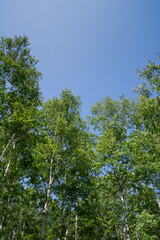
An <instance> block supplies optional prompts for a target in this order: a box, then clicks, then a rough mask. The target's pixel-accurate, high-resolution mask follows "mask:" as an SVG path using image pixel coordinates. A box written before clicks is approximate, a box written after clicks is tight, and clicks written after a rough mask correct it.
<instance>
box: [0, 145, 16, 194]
mask: <svg viewBox="0 0 160 240" xmlns="http://www.w3.org/2000/svg"><path fill="white" fill-rule="evenodd" d="M14 149H15V143H13V148H12V153H11V156H10V158H9V162H8V164H7V166H6V169H5V171H4V175H3V179H2V182H1V184H0V190H1V189H2V187H3V184H4V182H5V179H6V176H7V174H8V170H9V167H10V164H11V161H12V157H13V152H14Z"/></svg>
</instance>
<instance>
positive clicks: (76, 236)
mask: <svg viewBox="0 0 160 240" xmlns="http://www.w3.org/2000/svg"><path fill="white" fill-rule="evenodd" d="M77 207H78V199H77V202H76V208H75V212H76V216H75V240H78V213H77Z"/></svg>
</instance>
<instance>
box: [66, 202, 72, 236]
mask: <svg viewBox="0 0 160 240" xmlns="http://www.w3.org/2000/svg"><path fill="white" fill-rule="evenodd" d="M71 205H72V203H71V201H70V203H69V215H68V223H67V229H66V235H65V240H67V239H68V234H69V227H70V220H71Z"/></svg>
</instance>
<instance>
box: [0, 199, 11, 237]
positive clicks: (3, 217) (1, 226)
mask: <svg viewBox="0 0 160 240" xmlns="http://www.w3.org/2000/svg"><path fill="white" fill-rule="evenodd" d="M10 199H11V197H9V198H8V201H7V205H6V208H5V210H4V213H3V216H2V220H1V224H0V233H1V231H2V228H3V222H4V219H5V216H6V214H7V209H8V206H9V202H10Z"/></svg>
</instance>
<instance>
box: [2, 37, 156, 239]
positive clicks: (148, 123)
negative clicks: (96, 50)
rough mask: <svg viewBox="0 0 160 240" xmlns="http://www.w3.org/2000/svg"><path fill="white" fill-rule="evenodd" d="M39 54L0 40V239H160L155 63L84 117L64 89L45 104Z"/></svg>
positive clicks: (24, 43)
mask: <svg viewBox="0 0 160 240" xmlns="http://www.w3.org/2000/svg"><path fill="white" fill-rule="evenodd" d="M37 62H38V61H37V60H36V59H35V58H34V57H33V56H32V55H31V50H30V44H29V42H28V38H27V37H25V36H23V37H14V38H1V41H0V239H1V240H11V239H14V240H21V239H22V240H23V239H24V240H42V239H45V240H85V239H86V240H158V239H160V65H157V64H156V63H154V62H148V65H146V66H145V67H143V68H141V69H140V70H138V76H139V79H140V81H139V83H140V85H139V86H137V87H136V86H135V90H134V94H133V95H134V97H132V98H127V97H125V96H124V95H122V96H120V97H119V98H118V97H117V100H113V99H112V98H111V97H109V96H106V97H105V98H103V99H101V100H100V101H98V102H97V103H96V104H94V105H93V106H92V107H91V112H90V113H88V116H87V118H86V119H85V120H84V119H82V117H81V113H80V110H81V105H82V104H81V99H80V97H79V96H75V95H74V94H73V93H72V91H71V90H68V89H64V90H63V91H62V93H61V95H60V96H59V97H58V98H57V97H53V98H52V99H49V100H47V101H46V102H44V100H43V95H42V93H41V90H40V87H39V81H40V79H41V73H40V72H39V71H38V70H37V65H36V64H37ZM135 77H136V76H135ZM55 87H56V86H55Z"/></svg>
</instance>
